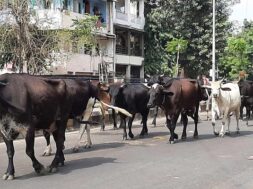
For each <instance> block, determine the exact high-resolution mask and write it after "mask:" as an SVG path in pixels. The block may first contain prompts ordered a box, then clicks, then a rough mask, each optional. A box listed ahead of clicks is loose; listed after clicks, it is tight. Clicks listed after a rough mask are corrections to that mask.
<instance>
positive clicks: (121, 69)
mask: <svg viewBox="0 0 253 189" xmlns="http://www.w3.org/2000/svg"><path fill="white" fill-rule="evenodd" d="M125 75H126V66H124V65H116V77H121V78H123V77H125Z"/></svg>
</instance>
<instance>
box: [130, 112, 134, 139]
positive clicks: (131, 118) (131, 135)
mask: <svg viewBox="0 0 253 189" xmlns="http://www.w3.org/2000/svg"><path fill="white" fill-rule="evenodd" d="M134 117H135V114H132V117H130V118H129V120H128V130H129V132H128V136H129V137H130V138H131V139H133V138H134V134H133V133H132V124H133V120H134Z"/></svg>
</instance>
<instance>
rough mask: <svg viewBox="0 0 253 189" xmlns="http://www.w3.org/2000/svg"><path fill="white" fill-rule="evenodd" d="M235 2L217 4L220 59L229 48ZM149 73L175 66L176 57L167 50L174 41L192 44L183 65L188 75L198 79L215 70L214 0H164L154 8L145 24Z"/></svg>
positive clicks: (181, 59)
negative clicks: (164, 67) (170, 42)
mask: <svg viewBox="0 0 253 189" xmlns="http://www.w3.org/2000/svg"><path fill="white" fill-rule="evenodd" d="M230 3H231V1H226V0H217V1H216V54H217V55H216V56H217V58H219V57H220V56H221V55H222V53H223V51H224V48H225V44H226V43H225V42H226V37H227V35H228V33H229V32H228V31H229V29H230V27H231V24H230V23H229V22H227V21H228V16H229V11H230V9H229V5H230ZM145 31H146V32H145V34H146V35H145V41H146V42H147V43H145V70H146V71H147V72H148V73H150V74H153V72H160V69H159V68H160V64H162V63H166V64H168V66H169V67H172V66H173V65H174V64H175V63H174V62H173V56H172V55H171V54H168V52H167V51H166V44H167V42H168V41H171V40H172V39H173V38H178V39H180V38H182V39H184V40H187V41H188V47H187V49H186V51H185V52H183V53H181V56H180V57H181V58H180V61H179V63H180V64H181V66H183V67H187V71H188V75H189V76H191V77H196V75H198V74H199V73H203V72H207V71H208V70H209V69H210V68H211V56H212V54H211V53H212V1H202V0H187V1H178V0H164V1H160V3H159V6H158V7H154V8H152V9H150V12H149V13H148V14H147V17H146V25H145Z"/></svg>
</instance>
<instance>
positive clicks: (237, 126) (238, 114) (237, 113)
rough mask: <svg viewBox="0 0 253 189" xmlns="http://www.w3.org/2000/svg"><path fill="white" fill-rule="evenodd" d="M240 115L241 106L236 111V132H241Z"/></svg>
mask: <svg viewBox="0 0 253 189" xmlns="http://www.w3.org/2000/svg"><path fill="white" fill-rule="evenodd" d="M239 117H240V110H239V108H238V109H237V110H236V111H235V118H236V132H237V134H240V128H239Z"/></svg>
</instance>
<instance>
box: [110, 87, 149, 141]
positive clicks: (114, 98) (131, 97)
mask: <svg viewBox="0 0 253 189" xmlns="http://www.w3.org/2000/svg"><path fill="white" fill-rule="evenodd" d="M108 91H109V94H110V96H111V103H112V105H115V106H117V107H120V108H123V109H125V110H127V111H128V112H129V113H131V114H132V117H131V118H129V121H128V128H129V133H128V135H129V137H130V138H134V135H133V133H132V129H131V128H132V122H133V120H134V117H135V114H136V113H140V114H141V115H142V123H143V128H142V131H141V133H140V136H144V135H145V134H147V133H148V128H147V118H148V113H149V108H148V107H147V103H148V100H149V93H148V91H149V89H148V88H147V87H146V86H144V85H143V84H117V83H116V84H111V85H110V86H109V90H108ZM120 117H121V119H122V120H123V125H124V127H123V128H124V133H123V139H127V132H126V116H125V115H123V114H120Z"/></svg>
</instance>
